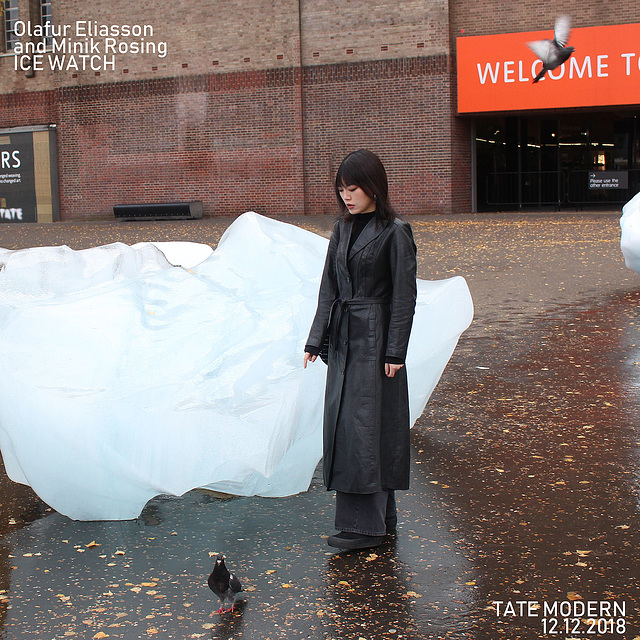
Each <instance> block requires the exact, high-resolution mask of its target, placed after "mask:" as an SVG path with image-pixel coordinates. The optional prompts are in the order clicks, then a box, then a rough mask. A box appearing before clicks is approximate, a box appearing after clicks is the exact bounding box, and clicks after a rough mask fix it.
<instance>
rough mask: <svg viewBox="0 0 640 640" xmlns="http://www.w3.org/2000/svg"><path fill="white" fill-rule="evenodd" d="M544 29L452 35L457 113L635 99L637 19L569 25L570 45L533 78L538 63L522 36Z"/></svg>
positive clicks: (639, 63)
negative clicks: (557, 62)
mask: <svg viewBox="0 0 640 640" xmlns="http://www.w3.org/2000/svg"><path fill="white" fill-rule="evenodd" d="M543 39H553V25H552V26H551V28H550V29H549V30H548V31H529V32H524V33H506V34H499V35H492V36H469V37H464V36H462V37H460V38H457V71H458V113H481V112H487V111H523V110H526V111H529V110H532V109H558V108H565V107H593V106H604V105H625V104H637V105H640V24H622V25H614V26H608V27H585V28H582V29H573V30H572V31H571V36H570V38H569V42H568V43H567V45H568V46H572V47H575V51H574V53H573V54H572V55H571V57H570V58H569V59H568V60H567V61H566V62H565V63H564V64H563V65H562V66H560V67H557V68H556V69H555V70H553V71H549V72H547V74H546V75H545V76H544V77H543V79H542V80H540V81H539V82H537V83H535V84H534V83H533V79H534V78H535V77H536V75H537V74H538V72H539V71H540V69H541V68H542V63H541V62H540V60H539V59H538V58H537V57H536V55H535V54H534V53H533V51H531V50H530V49H529V47H528V46H527V42H530V41H532V40H543Z"/></svg>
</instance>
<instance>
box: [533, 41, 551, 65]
mask: <svg viewBox="0 0 640 640" xmlns="http://www.w3.org/2000/svg"><path fill="white" fill-rule="evenodd" d="M527 46H528V47H529V49H531V51H533V53H535V54H536V55H537V56H538V58H540V60H542V62H543V63H547V62H548V61H549V58H550V57H551V54H552V53H553V52H554V49H555V47H554V44H553V42H551V40H534V41H533V42H527Z"/></svg>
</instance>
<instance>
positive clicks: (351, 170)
mask: <svg viewBox="0 0 640 640" xmlns="http://www.w3.org/2000/svg"><path fill="white" fill-rule="evenodd" d="M352 185H354V186H356V187H360V188H361V189H362V190H363V191H364V192H365V193H366V194H367V195H368V196H369V197H370V198H372V199H373V200H375V201H376V217H377V218H379V219H382V220H385V221H391V220H393V219H394V218H395V217H396V212H395V211H394V210H393V207H392V206H391V204H390V202H389V194H388V192H389V183H388V181H387V172H386V171H385V170H384V165H383V164H382V162H381V160H380V158H378V156H377V155H376V154H375V153H373V152H372V151H369V150H368V149H358V150H357V151H352V152H351V153H350V154H349V155H348V156H346V158H345V159H344V160H343V161H342V162H341V163H340V166H339V167H338V171H337V173H336V181H335V191H336V199H337V200H338V206H339V207H340V211H341V212H342V214H343V217H344V219H345V220H350V219H351V218H352V216H351V214H350V213H349V209H347V207H346V206H345V204H344V201H343V200H342V197H341V196H340V188H341V187H350V186H352Z"/></svg>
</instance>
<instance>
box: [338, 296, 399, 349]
mask: <svg viewBox="0 0 640 640" xmlns="http://www.w3.org/2000/svg"><path fill="white" fill-rule="evenodd" d="M374 304H391V298H390V297H388V296H387V297H381V298H346V299H345V298H337V299H336V300H334V301H333V304H332V305H331V310H330V311H329V319H328V320H327V331H331V323H332V322H333V319H334V316H335V317H336V318H337V321H336V326H339V325H340V320H341V317H342V310H343V309H344V307H355V306H359V305H363V306H367V305H374ZM336 335H337V332H336ZM333 346H334V348H335V347H336V343H335V337H334V343H333Z"/></svg>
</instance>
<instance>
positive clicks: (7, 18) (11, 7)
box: [4, 0, 18, 51]
mask: <svg viewBox="0 0 640 640" xmlns="http://www.w3.org/2000/svg"><path fill="white" fill-rule="evenodd" d="M17 21H18V0H4V45H5V50H6V51H13V47H14V45H15V44H16V42H18V37H17V36H16V32H15V25H16V22H17Z"/></svg>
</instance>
